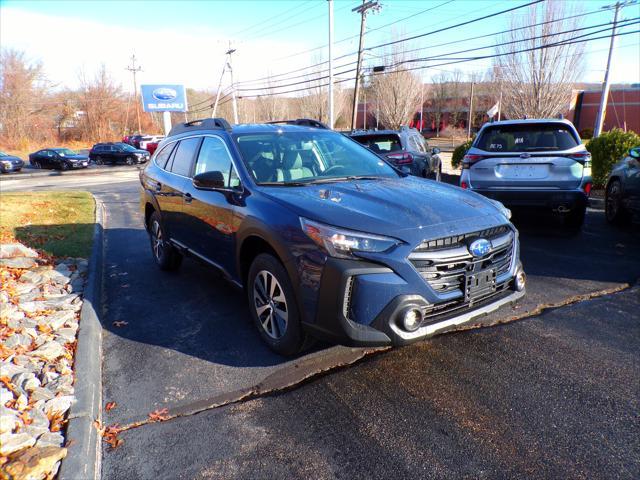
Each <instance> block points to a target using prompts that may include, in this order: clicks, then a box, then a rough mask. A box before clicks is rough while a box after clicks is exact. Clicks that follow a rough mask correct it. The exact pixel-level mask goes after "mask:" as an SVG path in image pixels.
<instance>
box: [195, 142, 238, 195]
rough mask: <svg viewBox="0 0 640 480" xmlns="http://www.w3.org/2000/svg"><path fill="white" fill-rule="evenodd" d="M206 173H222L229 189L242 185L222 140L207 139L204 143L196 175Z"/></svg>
mask: <svg viewBox="0 0 640 480" xmlns="http://www.w3.org/2000/svg"><path fill="white" fill-rule="evenodd" d="M204 172H222V175H223V176H224V184H225V186H227V187H229V186H232V187H237V186H238V185H239V184H240V182H239V180H238V176H237V175H236V174H235V171H233V164H232V163H231V156H230V155H229V152H228V151H227V147H226V146H225V144H224V142H223V140H222V139H221V138H218V137H205V138H204V140H203V141H202V147H201V148H200V154H199V155H198V162H197V163H196V170H195V172H194V175H198V174H199V173H204Z"/></svg>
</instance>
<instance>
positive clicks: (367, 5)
mask: <svg viewBox="0 0 640 480" xmlns="http://www.w3.org/2000/svg"><path fill="white" fill-rule="evenodd" d="M369 10H373V11H374V12H377V11H379V10H380V3H379V2H378V0H370V1H368V2H367V1H366V0H362V5H360V6H359V7H356V8H353V9H351V11H352V12H357V13H359V14H360V41H359V42H358V64H357V67H356V85H355V88H354V90H353V111H352V116H351V130H354V129H355V128H356V120H357V118H358V93H359V90H360V69H361V68H362V50H363V41H364V27H365V25H366V22H367V20H366V19H367V12H368V11H369Z"/></svg>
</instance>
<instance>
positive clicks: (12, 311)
mask: <svg viewBox="0 0 640 480" xmlns="http://www.w3.org/2000/svg"><path fill="white" fill-rule="evenodd" d="M0 317H2V318H6V319H7V320H20V319H22V318H24V313H23V312H21V311H20V310H18V307H16V306H15V305H13V304H11V303H8V304H3V305H2V309H1V310H0ZM11 328H13V327H11Z"/></svg>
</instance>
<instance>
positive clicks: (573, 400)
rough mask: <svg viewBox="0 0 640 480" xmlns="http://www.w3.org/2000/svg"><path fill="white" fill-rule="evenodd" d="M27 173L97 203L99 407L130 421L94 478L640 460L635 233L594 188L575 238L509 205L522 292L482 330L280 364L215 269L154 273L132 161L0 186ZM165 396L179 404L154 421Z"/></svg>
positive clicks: (496, 473) (23, 185) (631, 472)
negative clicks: (607, 216) (119, 167)
mask: <svg viewBox="0 0 640 480" xmlns="http://www.w3.org/2000/svg"><path fill="white" fill-rule="evenodd" d="M35 187H37V188H55V189H58V188H69V189H88V190H90V191H92V192H93V193H94V195H95V196H96V198H98V199H99V200H100V201H101V203H102V204H103V205H104V209H105V213H106V215H105V228H106V230H105V251H104V268H103V272H104V278H103V288H104V298H103V305H102V315H101V321H102V325H103V329H104V330H103V349H104V360H103V383H104V391H103V403H106V402H115V403H116V404H117V406H116V408H113V409H112V410H110V411H109V412H105V414H104V418H103V421H104V423H105V424H116V423H117V424H119V425H120V426H122V427H125V428H126V430H125V431H123V432H122V433H121V434H120V438H121V439H122V440H124V443H123V444H122V445H121V446H120V447H119V448H117V449H115V450H112V449H111V448H110V447H108V446H105V447H104V452H103V453H104V457H103V476H104V477H105V478H131V477H132V476H133V477H136V478H149V477H152V476H157V477H161V478H211V477H215V478H246V477H247V476H248V474H249V473H252V474H253V475H251V476H256V473H257V474H258V475H257V476H258V477H260V478H263V477H276V478H281V477H308V476H318V477H319V478H324V477H326V478H388V477H389V476H392V475H394V476H397V477H400V478H401V477H409V476H411V477H421V476H422V477H425V478H427V477H428V478H438V477H442V476H449V477H457V476H465V475H469V472H474V474H473V475H472V476H473V477H474V478H502V477H504V478H513V477H515V476H527V477H537V478H549V477H558V476H565V477H566V476H569V477H573V478H580V477H586V478H593V477H603V476H607V474H608V472H612V471H615V472H616V476H617V477H618V478H637V476H638V473H640V463H639V461H638V459H639V458H640V455H639V454H640V443H639V442H638V435H637V433H638V431H637V411H638V407H639V405H638V398H640V395H639V394H640V383H639V380H638V378H639V376H638V365H639V360H640V359H639V357H638V351H639V349H638V347H639V346H640V328H639V325H638V323H637V315H636V314H635V312H637V309H638V307H640V295H639V293H640V292H639V290H638V288H637V287H635V288H634V287H633V285H634V284H635V283H636V281H637V279H638V278H639V277H640V252H639V251H638V248H637V246H638V245H640V229H639V228H638V226H637V225H635V226H632V227H629V228H626V229H616V228H613V227H611V226H610V225H608V224H607V223H606V222H605V220H604V215H603V212H602V210H601V209H600V208H599V207H598V204H597V203H596V204H595V205H596V207H597V208H590V209H589V211H588V215H587V221H586V224H585V227H584V228H583V231H582V232H581V233H580V234H579V235H569V234H568V233H566V232H563V230H562V229H561V228H558V225H556V224H555V223H553V222H552V221H550V220H549V218H548V217H536V218H530V217H529V216H526V215H521V216H520V217H518V215H517V214H516V217H515V218H514V220H515V224H516V226H517V227H518V228H519V231H520V235H521V236H520V239H521V247H522V254H521V255H522V261H523V263H524V267H525V270H526V272H527V274H528V277H529V283H528V291H527V296H526V297H525V299H524V300H523V301H522V302H520V303H519V304H518V305H517V306H516V307H515V308H512V307H508V308H506V309H503V310H501V311H499V312H497V313H494V314H492V315H491V316H489V317H487V318H485V319H484V320H483V322H482V323H483V324H484V325H485V326H490V325H492V327H491V328H480V329H477V328H476V329H470V330H469V331H466V332H456V333H450V334H445V335H441V336H438V337H435V338H433V339H431V340H428V341H425V342H421V343H418V344H416V345H413V346H410V347H405V348H401V349H393V350H390V351H388V350H373V349H372V350H363V349H350V348H345V347H336V346H329V345H323V344H320V345H318V346H316V347H315V348H314V349H313V350H312V351H310V352H308V353H306V354H305V355H303V356H301V357H298V358H295V359H291V360H284V359H283V358H282V357H279V356H277V355H275V354H273V353H271V352H270V351H269V350H268V349H267V348H266V347H265V346H264V344H263V343H262V342H261V340H260V338H259V336H258V334H257V332H256V330H255V327H254V326H253V325H252V324H251V322H250V318H249V315H248V311H247V308H246V301H245V298H244V294H243V293H242V292H241V291H239V290H236V289H235V288H234V287H231V286H230V285H229V284H228V283H226V282H225V281H223V280H222V279H220V278H219V277H217V276H216V275H215V273H213V272H212V271H211V270H210V269H208V268H206V267H204V266H202V265H200V264H198V263H196V262H194V261H186V262H185V263H184V265H183V267H182V269H181V270H180V272H179V273H177V274H166V273H161V272H159V271H158V270H157V268H156V266H155V265H154V263H153V259H152V257H151V254H150V252H149V243H148V237H147V234H146V232H145V231H144V229H143V228H142V219H141V216H140V213H139V204H138V181H137V171H135V169H134V170H133V171H129V172H114V173H113V174H109V175H104V174H95V175H84V174H83V175H77V174H74V175H67V174H65V175H62V176H60V177H55V178H51V177H33V178H28V179H27V178H25V179H23V180H13V179H12V180H3V182H2V189H3V191H9V190H20V189H24V190H28V189H33V188H35ZM616 292H617V293H616ZM498 324H500V325H498ZM165 408H166V409H167V411H166V412H165V413H164V414H165V416H166V417H170V418H171V417H175V418H171V419H169V420H167V421H164V422H160V423H149V422H148V415H149V413H151V412H154V411H156V412H157V411H161V412H163V409H165ZM585 418H589V419H590V421H589V422H584V419H585ZM142 455H144V458H145V461H144V462H141V461H140V458H141V456H142ZM316 472H318V474H317V475H316Z"/></svg>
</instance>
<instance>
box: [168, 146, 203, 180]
mask: <svg viewBox="0 0 640 480" xmlns="http://www.w3.org/2000/svg"><path fill="white" fill-rule="evenodd" d="M198 145H200V138H198V137H195V138H187V139H186V140H182V141H181V142H180V143H179V144H178V146H177V147H176V153H175V155H174V156H173V162H172V163H171V172H173V173H175V174H176V175H182V176H183V177H188V176H190V175H191V164H192V163H193V158H194V157H195V155H196V152H197V150H198Z"/></svg>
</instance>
